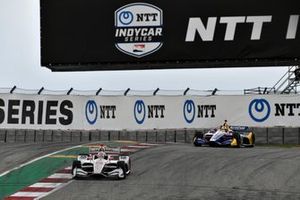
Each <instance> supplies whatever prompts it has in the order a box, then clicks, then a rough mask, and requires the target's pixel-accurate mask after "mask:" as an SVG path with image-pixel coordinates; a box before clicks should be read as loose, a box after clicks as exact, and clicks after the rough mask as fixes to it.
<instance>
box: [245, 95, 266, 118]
mask: <svg viewBox="0 0 300 200" xmlns="http://www.w3.org/2000/svg"><path fill="white" fill-rule="evenodd" d="M248 111H249V115H250V117H251V118H252V119H253V120H254V121H256V122H264V121H265V120H267V119H268V118H269V116H270V113H271V107H270V104H269V102H268V101H267V100H265V99H254V100H252V101H251V102H250V104H249V108H248Z"/></svg>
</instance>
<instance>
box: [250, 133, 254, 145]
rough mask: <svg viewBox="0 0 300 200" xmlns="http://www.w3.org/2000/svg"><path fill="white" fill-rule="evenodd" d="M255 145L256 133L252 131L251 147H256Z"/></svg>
mask: <svg viewBox="0 0 300 200" xmlns="http://www.w3.org/2000/svg"><path fill="white" fill-rule="evenodd" d="M254 146H255V134H254V133H252V145H250V147H254Z"/></svg>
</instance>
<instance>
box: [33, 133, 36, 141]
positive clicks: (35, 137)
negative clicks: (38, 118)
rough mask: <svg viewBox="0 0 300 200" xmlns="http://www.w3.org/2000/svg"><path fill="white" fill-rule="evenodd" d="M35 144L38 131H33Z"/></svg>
mask: <svg viewBox="0 0 300 200" xmlns="http://www.w3.org/2000/svg"><path fill="white" fill-rule="evenodd" d="M33 142H34V143H35V142H36V130H34V131H33Z"/></svg>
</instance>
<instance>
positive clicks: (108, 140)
mask: <svg viewBox="0 0 300 200" xmlns="http://www.w3.org/2000/svg"><path fill="white" fill-rule="evenodd" d="M108 141H110V131H108Z"/></svg>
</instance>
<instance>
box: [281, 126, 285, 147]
mask: <svg viewBox="0 0 300 200" xmlns="http://www.w3.org/2000/svg"><path fill="white" fill-rule="evenodd" d="M284 135H285V129H284V128H282V144H284Z"/></svg>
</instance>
